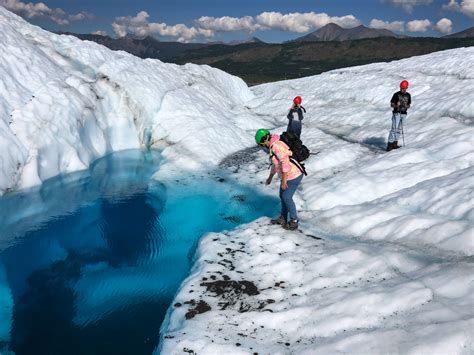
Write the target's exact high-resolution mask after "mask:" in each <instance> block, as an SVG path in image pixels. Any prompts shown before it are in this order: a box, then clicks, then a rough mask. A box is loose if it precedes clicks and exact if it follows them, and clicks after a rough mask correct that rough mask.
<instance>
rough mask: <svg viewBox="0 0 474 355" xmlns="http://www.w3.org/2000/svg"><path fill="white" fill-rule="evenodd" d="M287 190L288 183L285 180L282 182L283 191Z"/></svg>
mask: <svg viewBox="0 0 474 355" xmlns="http://www.w3.org/2000/svg"><path fill="white" fill-rule="evenodd" d="M287 188H288V183H287V182H286V181H284V180H283V181H282V182H281V189H282V190H286V189H287Z"/></svg>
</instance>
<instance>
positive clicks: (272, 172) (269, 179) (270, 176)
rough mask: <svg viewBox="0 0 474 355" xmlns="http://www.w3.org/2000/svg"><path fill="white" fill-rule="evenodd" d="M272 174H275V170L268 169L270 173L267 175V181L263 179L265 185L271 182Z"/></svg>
mask: <svg viewBox="0 0 474 355" xmlns="http://www.w3.org/2000/svg"><path fill="white" fill-rule="evenodd" d="M274 176H275V172H274V171H273V169H272V171H270V175H268V177H267V181H265V185H270V184H271V183H272V180H273V177H274Z"/></svg>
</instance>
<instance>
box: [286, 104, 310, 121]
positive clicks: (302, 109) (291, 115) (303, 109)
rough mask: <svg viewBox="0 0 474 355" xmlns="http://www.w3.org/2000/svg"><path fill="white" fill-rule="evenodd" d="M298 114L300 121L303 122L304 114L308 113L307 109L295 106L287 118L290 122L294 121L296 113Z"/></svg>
mask: <svg viewBox="0 0 474 355" xmlns="http://www.w3.org/2000/svg"><path fill="white" fill-rule="evenodd" d="M295 112H296V113H297V114H298V119H299V120H300V121H302V120H303V118H304V117H303V112H304V113H306V109H305V108H304V107H303V106H299V107H298V106H295V105H293V106H292V107H291V109H290V112H288V115H287V116H286V117H287V118H288V119H289V120H292V119H293V114H294V113H295Z"/></svg>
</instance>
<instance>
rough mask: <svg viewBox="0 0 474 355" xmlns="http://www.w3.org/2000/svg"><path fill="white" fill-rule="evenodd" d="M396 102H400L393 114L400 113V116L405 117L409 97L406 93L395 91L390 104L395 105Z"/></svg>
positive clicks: (409, 102) (408, 105) (409, 103)
mask: <svg viewBox="0 0 474 355" xmlns="http://www.w3.org/2000/svg"><path fill="white" fill-rule="evenodd" d="M398 102H400V106H399V107H394V108H393V113H401V114H402V115H406V114H407V109H408V108H409V107H410V105H411V95H410V94H409V93H407V92H405V93H402V91H401V90H400V91H397V92H396V93H395V94H393V96H392V99H391V100H390V103H392V104H397V103H398Z"/></svg>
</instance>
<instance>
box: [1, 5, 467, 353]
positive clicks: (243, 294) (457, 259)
mask: <svg viewBox="0 0 474 355" xmlns="http://www.w3.org/2000/svg"><path fill="white" fill-rule="evenodd" d="M0 33H2V36H1V37H0V58H1V60H0V76H1V78H2V80H1V81H0V117H1V119H0V151H1V155H0V194H4V193H6V192H8V191H10V190H13V189H17V188H24V187H29V186H33V185H37V184H40V183H41V182H42V181H44V180H45V179H48V178H50V177H52V176H55V175H57V174H61V173H67V172H71V171H76V170H81V169H84V168H85V167H87V166H88V165H89V164H90V163H91V162H92V161H94V160H95V159H96V158H98V157H100V156H103V155H105V154H107V153H109V152H112V151H116V150H121V149H128V148H137V147H140V146H144V145H151V146H154V147H158V148H161V149H163V157H164V161H163V164H162V167H161V168H160V171H159V172H158V173H157V174H156V176H155V178H156V179H158V180H159V179H162V178H163V177H166V176H168V177H169V176H170V175H172V174H176V173H179V172H180V170H182V169H190V170H191V169H193V170H203V169H204V170H207V169H211V168H212V169H214V168H216V167H217V166H218V164H219V163H220V162H222V161H223V160H224V162H225V164H224V163H221V165H220V166H221V167H223V168H226V169H229V170H230V171H233V172H235V175H234V176H235V177H236V178H237V179H239V180H240V181H241V182H243V183H247V184H249V185H252V186H254V187H255V188H256V189H258V190H259V191H261V192H264V193H272V194H275V195H276V194H277V193H278V184H277V183H274V184H273V185H272V186H270V187H266V186H264V185H263V184H262V181H264V180H265V178H266V176H267V174H268V170H267V166H268V164H267V159H268V157H267V156H266V155H265V153H264V152H263V151H261V152H258V153H256V154H254V153H252V154H250V153H249V154H242V153H240V154H237V155H235V156H233V154H235V153H238V152H239V151H242V150H244V149H246V148H249V147H252V146H253V144H254V141H253V135H254V131H255V130H256V129H257V128H260V127H267V128H271V129H272V130H274V131H275V132H281V131H282V130H284V127H285V125H286V118H285V117H286V113H287V111H288V109H289V105H290V103H291V99H292V98H293V97H294V96H295V95H301V96H302V97H303V105H304V106H305V107H306V109H307V111H308V112H307V115H306V117H305V121H304V123H303V133H302V139H303V141H304V143H305V144H306V145H308V147H309V148H310V149H311V150H312V151H313V152H319V154H318V155H315V156H312V157H310V158H309V160H308V162H307V164H306V166H307V170H308V172H309V176H307V177H305V178H304V180H303V183H302V185H301V187H300V189H299V190H298V192H297V194H296V197H295V198H296V202H297V206H298V208H299V210H300V211H301V212H300V219H301V227H300V231H296V232H286V231H284V230H282V229H281V228H280V227H277V226H269V220H268V218H261V219H259V220H257V221H254V222H252V223H249V224H246V225H243V226H241V227H239V228H237V229H236V230H233V231H228V232H224V233H218V234H215V233H213V234H208V235H207V236H205V237H204V238H203V239H202V241H201V243H200V246H199V249H198V252H197V255H196V261H195V264H194V267H193V270H192V273H191V275H190V276H189V277H188V278H187V279H186V280H185V281H184V282H183V284H182V287H181V289H180V291H179V293H178V294H177V295H176V299H175V302H174V304H175V306H172V307H170V312H169V314H168V317H167V318H168V319H167V322H165V323H164V325H163V342H162V348H161V349H157V352H159V351H161V352H162V353H163V354H181V353H190V352H191V351H194V352H196V353H199V354H216V353H233V354H249V353H250V354H252V353H259V354H269V353H271V354H287V353H295V354H310V353H338V352H351V353H362V352H364V353H367V352H370V353H387V352H395V353H413V354H419V353H439V354H445V353H450V354H472V353H473V352H474V345H473V338H474V334H473V333H474V332H473V329H474V318H473V313H474V296H473V295H474V272H473V271H474V269H473V254H474V228H473V217H474V212H473V201H474V200H473V195H472V194H473V185H474V179H473V175H474V168H473V160H474V144H473V143H474V142H473V140H474V127H473V126H474V100H473V92H474V48H473V47H470V48H460V49H454V50H449V51H443V52H437V53H433V54H430V55H426V56H420V57H413V58H409V59H405V60H400V61H396V62H391V63H378V64H372V65H366V66H360V67H353V68H347V69H340V70H334V71H332V72H328V73H325V74H322V75H318V76H313V77H308V78H303V79H298V80H289V81H283V82H278V83H271V84H265V85H260V86H257V87H254V88H252V89H249V88H248V87H247V86H246V85H245V84H244V83H243V81H242V80H240V79H238V78H236V77H233V76H231V75H228V74H226V73H224V72H222V71H219V70H216V69H212V68H210V67H207V66H197V65H185V66H177V65H172V64H165V63H162V62H160V61H158V60H141V59H139V58H136V57H134V56H132V55H129V54H127V53H124V52H113V51H110V50H108V49H106V48H104V47H102V46H99V45H97V44H95V43H92V42H82V41H80V40H78V39H76V38H74V37H70V36H58V35H54V34H52V33H49V32H46V31H44V30H42V29H40V28H38V27H35V26H32V25H30V24H28V23H26V22H25V21H23V20H22V19H21V18H19V17H17V16H16V15H13V14H12V13H10V12H8V11H7V10H5V9H4V8H3V7H0ZM402 79H408V80H409V81H410V89H409V92H410V93H411V94H412V101H413V103H412V108H411V109H410V110H409V114H408V117H407V120H406V121H405V124H404V130H405V143H406V147H404V148H403V149H399V150H396V151H392V152H390V153H384V152H383V149H384V147H385V144H386V137H387V136H388V130H389V128H390V117H391V113H390V107H389V100H390V98H391V95H392V94H393V92H395V91H397V85H398V83H399V82H400V81H401V80H402ZM399 143H402V142H399ZM233 157H234V158H233ZM242 157H243V158H242ZM246 157H248V159H246ZM0 269H1V268H0ZM0 275H3V273H0ZM216 281H220V282H216ZM0 284H1V287H0V290H1V295H2V297H1V299H2V309H4V311H2V314H1V316H2V317H3V318H2V319H8V318H9V317H11V307H12V300H11V294H10V292H9V286H8V281H7V280H6V279H5V278H4V277H3V276H2V277H1V278H0ZM190 291H193V292H192V293H191V292H190ZM216 292H217V293H219V294H217V293H216ZM200 301H201V302H200ZM206 304H207V305H208V306H209V307H210V309H209V308H208V307H207V306H206V307H202V305H206ZM199 306H201V307H199ZM9 310H10V311H9ZM193 310H195V311H193ZM200 311H205V312H203V313H199V312H200ZM186 315H187V317H186ZM187 318H189V319H187ZM0 339H2V340H5V341H8V329H5V330H3V329H0Z"/></svg>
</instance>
